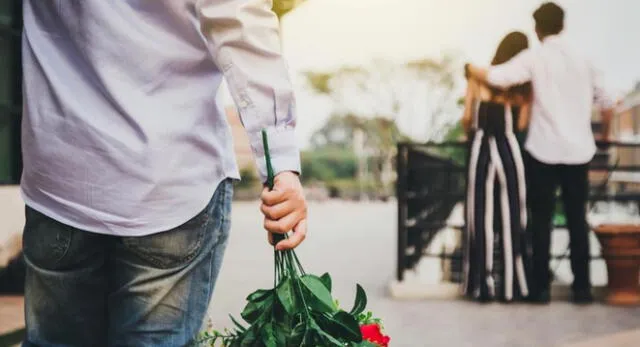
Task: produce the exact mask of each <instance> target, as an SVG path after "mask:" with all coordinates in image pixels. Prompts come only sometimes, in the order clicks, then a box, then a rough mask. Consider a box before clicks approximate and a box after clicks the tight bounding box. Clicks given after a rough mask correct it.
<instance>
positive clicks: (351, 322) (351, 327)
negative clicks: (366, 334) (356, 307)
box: [331, 311, 362, 342]
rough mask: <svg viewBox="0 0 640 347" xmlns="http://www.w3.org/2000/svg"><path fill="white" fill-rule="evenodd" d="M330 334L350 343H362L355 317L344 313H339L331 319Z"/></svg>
mask: <svg viewBox="0 0 640 347" xmlns="http://www.w3.org/2000/svg"><path fill="white" fill-rule="evenodd" d="M331 326H332V329H331V332H332V334H334V335H336V336H341V337H344V338H345V339H346V340H348V341H350V342H360V341H362V333H361V332H360V325H358V321H356V319H355V317H353V316H352V315H350V314H348V313H347V312H345V311H339V312H338V313H336V314H335V315H334V316H333V317H332V319H331Z"/></svg>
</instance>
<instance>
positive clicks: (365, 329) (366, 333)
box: [360, 324, 391, 347]
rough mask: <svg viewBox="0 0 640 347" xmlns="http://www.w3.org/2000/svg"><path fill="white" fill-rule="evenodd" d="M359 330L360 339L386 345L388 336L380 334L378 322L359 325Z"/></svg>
mask: <svg viewBox="0 0 640 347" xmlns="http://www.w3.org/2000/svg"><path fill="white" fill-rule="evenodd" d="M360 332H361V333H362V339H363V340H367V341H369V342H372V343H375V344H377V345H379V346H381V347H388V346H389V340H391V338H390V337H389V336H385V335H382V332H381V331H380V326H379V325H378V324H367V325H361V326H360Z"/></svg>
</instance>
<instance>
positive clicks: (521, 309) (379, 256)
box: [211, 201, 640, 347]
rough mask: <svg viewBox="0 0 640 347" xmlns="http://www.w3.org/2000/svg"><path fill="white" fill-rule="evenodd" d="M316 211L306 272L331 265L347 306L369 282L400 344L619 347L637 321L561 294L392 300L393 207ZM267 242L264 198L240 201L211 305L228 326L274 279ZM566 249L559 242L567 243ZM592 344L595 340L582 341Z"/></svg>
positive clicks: (622, 311) (639, 311)
mask: <svg viewBox="0 0 640 347" xmlns="http://www.w3.org/2000/svg"><path fill="white" fill-rule="evenodd" d="M309 210H310V212H309V213H310V219H309V235H308V238H307V240H306V241H305V243H304V244H303V246H301V248H300V249H299V250H298V255H299V256H300V258H301V261H302V263H303V265H304V266H305V269H306V270H307V272H311V273H317V274H321V273H323V272H325V271H328V272H330V273H331V274H332V277H333V283H334V288H335V290H334V293H335V294H336V296H337V297H338V298H339V299H340V302H343V303H344V305H345V306H350V305H351V303H352V300H353V298H354V295H355V284H356V283H360V284H361V285H363V287H364V288H365V290H366V291H367V294H368V296H369V307H370V308H371V309H372V310H373V311H374V312H375V313H376V314H377V315H379V316H380V317H381V318H383V319H384V321H385V329H386V331H387V332H388V333H389V335H390V336H391V343H392V344H391V346H393V347H403V346H406V347H421V346H429V347H520V346H522V347H525V346H526V347H531V346H540V347H549V346H558V347H560V346H562V347H574V346H572V345H570V344H571V343H586V342H587V341H595V342H596V343H598V342H599V341H600V342H599V343H601V344H600V345H598V346H599V347H618V345H610V344H609V343H608V342H606V343H604V342H601V341H608V340H606V339H608V338H612V339H616V338H617V339H618V340H620V339H623V338H624V337H625V336H623V335H620V336H622V337H618V335H612V334H616V333H621V332H625V331H629V330H631V329H637V328H638V327H640V308H620V307H611V306H607V305H604V304H594V305H589V306H585V307H580V306H575V305H572V304H570V303H568V302H567V301H565V300H561V299H558V300H554V302H552V303H551V305H548V306H531V305H524V304H506V305H505V304H489V305H482V304H477V303H472V302H467V301H463V300H394V299H392V298H390V296H389V292H388V287H389V283H390V282H391V280H392V279H393V277H394V273H395V265H396V206H395V204H394V203H386V204H381V203H371V204H367V203H363V204H357V203H348V202H334V201H329V202H326V203H312V204H311V205H310V207H309ZM265 240H266V235H265V232H264V231H262V227H261V219H260V215H259V211H258V203H257V202H256V203H250V202H246V203H236V204H234V210H233V228H232V235H231V240H230V244H229V247H228V249H227V253H226V258H225V261H224V264H223V268H222V272H221V275H220V279H219V282H218V284H217V285H216V292H215V294H214V302H213V306H212V309H211V312H212V313H211V320H212V323H213V324H214V326H216V327H217V328H223V327H229V326H231V322H230V320H229V318H228V314H229V313H231V314H233V315H235V316H236V317H238V316H239V313H240V311H241V310H242V307H243V306H244V300H245V297H246V295H247V294H249V293H250V292H251V291H253V290H254V289H257V288H265V287H269V286H270V285H271V284H272V281H273V278H272V276H273V273H272V271H273V265H272V258H273V253H272V251H271V249H270V248H269V246H267V245H266V242H265ZM565 246H566V243H563V242H560V244H559V247H560V248H561V249H562V248H563V247H565ZM600 339H604V340H600ZM636 341H640V340H636ZM603 343H604V344H603ZM587 346H588V347H591V346H592V345H584V346H582V345H576V347H587ZM593 346H595V345H593ZM620 346H634V347H637V346H640V342H638V343H634V344H633V345H628V344H627V345H624V344H622V345H620Z"/></svg>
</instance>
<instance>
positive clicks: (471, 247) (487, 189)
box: [463, 129, 530, 301]
mask: <svg viewBox="0 0 640 347" xmlns="http://www.w3.org/2000/svg"><path fill="white" fill-rule="evenodd" d="M526 224H527V210H526V182H525V171H524V164H523V160H522V155H521V152H520V148H519V146H518V142H517V140H516V137H515V135H514V134H513V133H510V132H508V133H504V134H498V135H493V134H491V135H485V132H484V131H483V130H482V129H478V130H477V131H476V133H475V135H474V137H473V141H472V144H471V150H470V156H469V172H468V181H467V200H466V232H465V238H464V263H463V264H464V275H465V277H464V293H465V294H466V295H467V296H470V297H472V298H474V299H479V300H483V301H484V300H492V299H502V300H506V301H511V300H513V299H514V298H517V297H524V296H527V295H528V292H529V285H528V283H527V282H528V281H527V279H528V278H529V276H528V275H527V273H528V268H529V265H528V264H529V259H530V246H529V244H530V243H529V242H528V241H527V237H526V232H525V228H526Z"/></svg>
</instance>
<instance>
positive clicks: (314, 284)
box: [300, 275, 336, 312]
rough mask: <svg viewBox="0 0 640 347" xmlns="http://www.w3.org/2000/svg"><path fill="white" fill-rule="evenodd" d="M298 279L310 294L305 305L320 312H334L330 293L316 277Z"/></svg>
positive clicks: (306, 276)
mask: <svg viewBox="0 0 640 347" xmlns="http://www.w3.org/2000/svg"><path fill="white" fill-rule="evenodd" d="M300 279H301V280H302V284H303V285H304V287H305V288H306V289H307V291H308V292H309V293H310V294H311V297H310V298H308V299H307V305H309V306H310V307H311V308H312V309H314V310H317V311H320V312H335V311H336V307H335V305H334V303H333V299H332V298H331V293H330V292H329V290H328V289H327V287H325V285H324V284H323V283H322V280H320V278H319V277H318V276H314V275H304V276H302V277H301V278H300Z"/></svg>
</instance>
